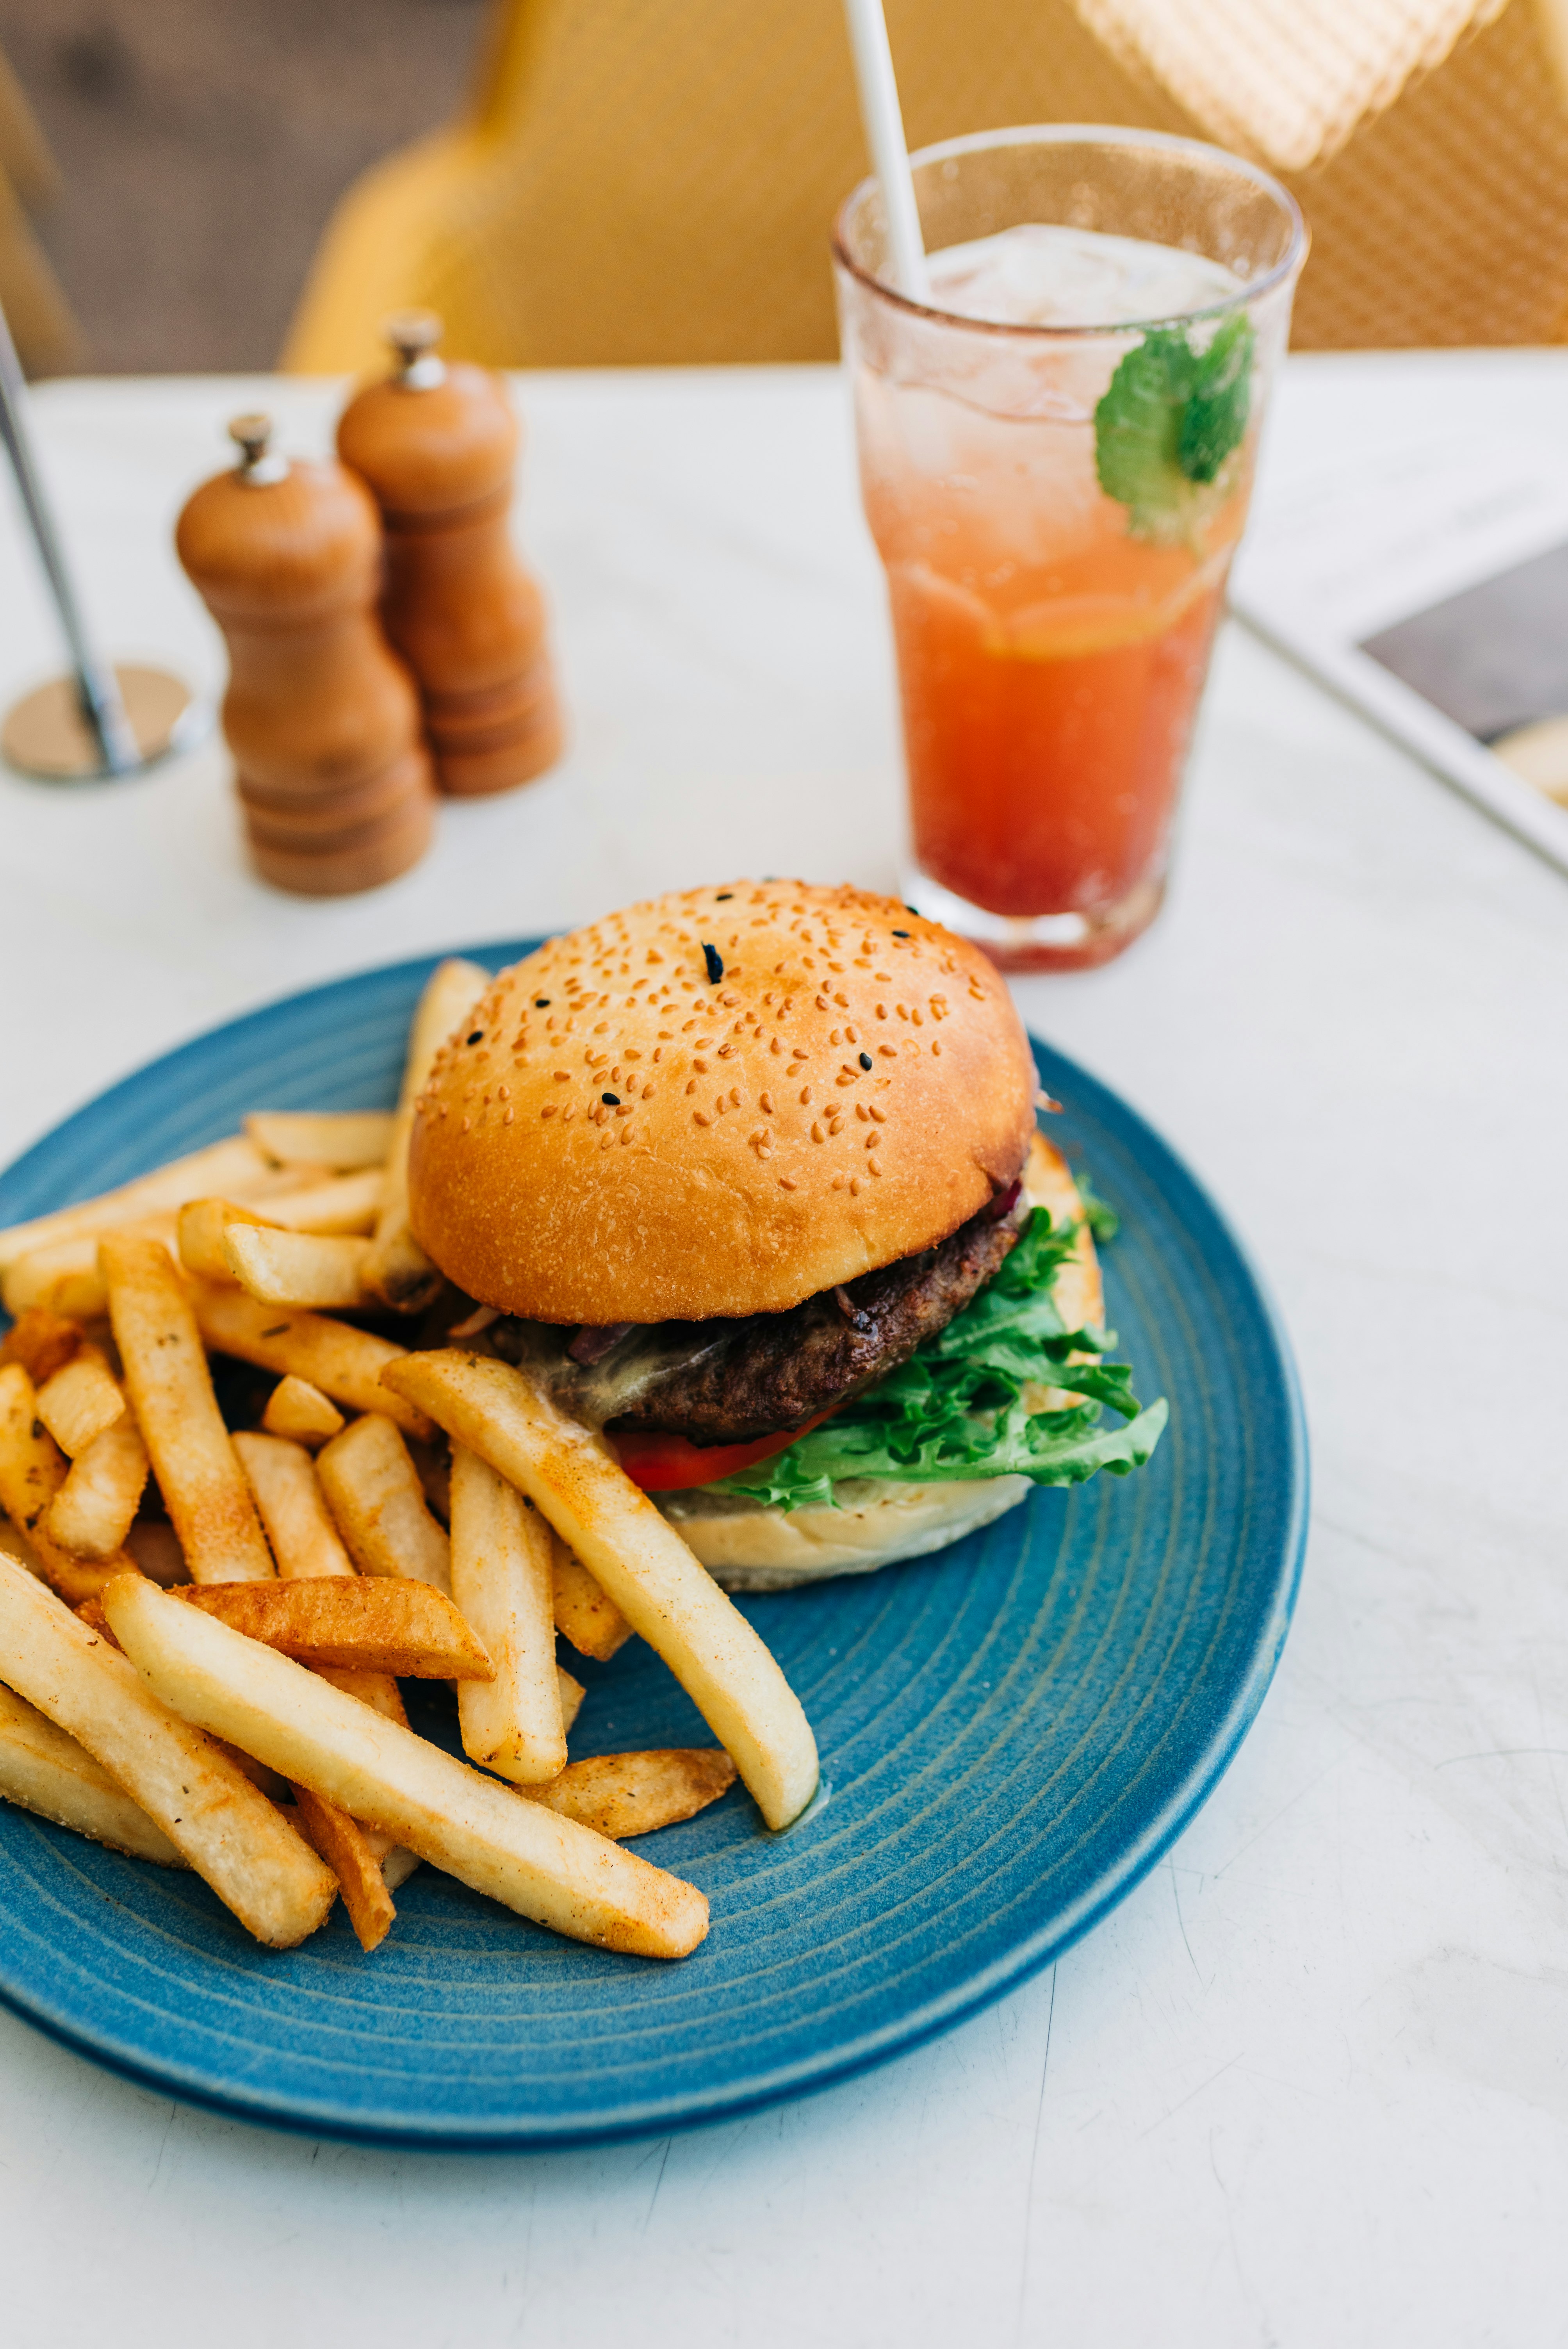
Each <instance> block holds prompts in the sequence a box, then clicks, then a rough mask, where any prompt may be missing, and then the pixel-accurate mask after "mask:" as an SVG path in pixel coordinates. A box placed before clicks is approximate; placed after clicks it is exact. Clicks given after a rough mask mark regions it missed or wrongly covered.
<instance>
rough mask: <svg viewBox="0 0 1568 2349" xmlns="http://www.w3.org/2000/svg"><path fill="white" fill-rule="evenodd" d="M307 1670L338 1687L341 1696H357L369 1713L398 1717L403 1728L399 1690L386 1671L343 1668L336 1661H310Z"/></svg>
mask: <svg viewBox="0 0 1568 2349" xmlns="http://www.w3.org/2000/svg"><path fill="white" fill-rule="evenodd" d="M311 1670H312V1671H314V1672H315V1673H316V1674H317V1676H318V1677H319V1678H320V1679H322V1680H324V1681H330V1682H332V1685H333V1687H334V1688H337V1689H341V1690H342V1691H343V1693H344V1695H345V1696H356V1697H357V1698H358V1699H359V1702H360V1703H361V1704H367V1705H369V1707H370V1708H371V1710H372V1712H373V1713H382V1714H384V1715H385V1717H386V1719H387V1720H388V1721H399V1722H401V1723H402V1724H403V1726H404V1728H405V1729H407V1726H408V1715H407V1713H406V1711H405V1710H404V1706H403V1692H402V1691H401V1689H399V1687H398V1686H397V1682H396V1681H395V1680H394V1679H393V1677H392V1675H391V1673H390V1672H356V1671H345V1670H343V1669H342V1668H340V1667H339V1666H338V1665H336V1664H313V1665H312V1666H311Z"/></svg>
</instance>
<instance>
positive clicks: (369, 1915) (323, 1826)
mask: <svg viewBox="0 0 1568 2349" xmlns="http://www.w3.org/2000/svg"><path fill="white" fill-rule="evenodd" d="M294 1807H295V1808H296V1810H297V1811H298V1813H299V1827H300V1833H301V1834H302V1835H303V1836H304V1839H305V1841H306V1842H307V1843H308V1844H309V1845H310V1846H311V1847H312V1848H313V1849H314V1850H315V1851H318V1852H319V1853H320V1854H321V1857H323V1859H325V1862H326V1864H327V1866H328V1868H331V1870H332V1872H333V1874H334V1876H335V1877H336V1878H337V1880H338V1883H339V1884H340V1885H341V1886H342V1888H343V1905H344V1907H345V1908H346V1909H347V1911H348V1921H349V1923H350V1924H351V1925H352V1926H353V1928H354V1930H355V1932H356V1935H357V1936H358V1939H359V1946H360V1948H361V1949H362V1950H364V1951H366V1953H368V1952H369V1951H371V1950H376V1949H379V1948H380V1946H381V1944H382V1942H383V1941H384V1940H386V1939H387V1933H388V1932H389V1931H390V1930H391V1926H392V1920H393V1919H394V1918H395V1917H396V1916H397V1910H396V1909H394V1907H393V1906H392V1895H391V1894H390V1892H388V1890H387V1879H386V1878H385V1877H384V1876H383V1875H382V1873H381V1860H380V1855H379V1854H378V1853H377V1851H376V1849H375V1847H374V1846H373V1845H372V1843H371V1840H370V1837H369V1836H368V1835H367V1833H366V1830H365V1828H364V1827H362V1826H360V1824H359V1822H358V1820H357V1819H354V1818H350V1816H349V1815H348V1813H347V1812H346V1811H345V1810H341V1809H340V1808H339V1807H338V1806H337V1804H335V1803H332V1802H328V1800H327V1798H326V1796H325V1795H313V1794H312V1792H311V1790H310V1788H309V1787H308V1786H302V1785H295V1786H294Z"/></svg>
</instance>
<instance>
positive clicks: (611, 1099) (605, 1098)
mask: <svg viewBox="0 0 1568 2349" xmlns="http://www.w3.org/2000/svg"><path fill="white" fill-rule="evenodd" d="M599 1098H600V1100H601V1101H602V1102H603V1103H604V1104H605V1106H606V1108H608V1109H619V1108H620V1106H621V1096H620V1094H619V1093H601V1094H600V1096H599Z"/></svg>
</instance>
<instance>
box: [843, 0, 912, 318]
mask: <svg viewBox="0 0 1568 2349" xmlns="http://www.w3.org/2000/svg"><path fill="white" fill-rule="evenodd" d="M844 13H845V15H846V16H848V18H849V23H850V47H851V49H852V50H853V52H854V58H855V80H856V82H857V83H858V85H859V88H860V93H861V121H862V123H863V124H864V125H865V133H866V144H867V146H868V147H869V148H870V149H871V150H872V167H873V169H874V170H875V172H876V175H877V178H878V180H879V181H881V182H882V209H883V211H884V212H886V214H887V233H888V243H889V244H890V245H891V246H892V274H893V277H894V279H895V281H896V283H897V286H898V290H899V292H900V293H901V294H907V295H908V296H909V298H910V300H911V301H912V302H929V301H930V299H931V278H930V274H929V273H928V272H927V269H926V266H925V246H924V244H923V242H922V240H921V234H920V213H919V211H918V210H917V208H916V205H915V201H914V181H913V177H912V176H911V173H910V168H909V149H908V148H907V147H906V146H905V144H904V137H903V113H902V111H901V110H900V108H899V102H898V83H897V82H896V81H895V79H894V78H893V70H892V50H891V49H890V48H889V47H888V38H887V19H886V18H885V17H884V16H883V15H882V0H844Z"/></svg>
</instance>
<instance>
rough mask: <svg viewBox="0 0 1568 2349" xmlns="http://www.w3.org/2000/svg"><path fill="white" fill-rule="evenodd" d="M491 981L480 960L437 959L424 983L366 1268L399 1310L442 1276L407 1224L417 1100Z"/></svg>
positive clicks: (427, 1295) (423, 1296)
mask: <svg viewBox="0 0 1568 2349" xmlns="http://www.w3.org/2000/svg"><path fill="white" fill-rule="evenodd" d="M489 985H490V973H489V971H488V970H481V969H480V966H479V964H478V963H475V962H463V961H460V960H453V961H450V962H443V963H438V965H437V967H436V968H435V970H434V971H432V973H431V975H430V977H429V979H428V981H427V983H426V987H425V991H424V993H423V995H421V997H420V998H419V1001H418V1008H417V1009H416V1010H415V1013H414V1019H413V1024H412V1026H411V1027H410V1029H409V1031H408V1057H407V1061H406V1062H405V1064H404V1070H403V1085H402V1090H401V1092H399V1093H398V1096H397V1114H396V1116H395V1118H394V1120H393V1124H392V1133H391V1137H390V1139H389V1141H388V1142H387V1188H386V1191H385V1192H384V1194H383V1195H382V1201H381V1213H380V1215H379V1216H378V1217H377V1224H376V1245H375V1249H374V1252H373V1254H372V1256H371V1258H370V1262H369V1265H368V1267H367V1268H366V1280H367V1281H368V1283H369V1285H370V1287H371V1288H374V1289H375V1291H376V1292H377V1295H378V1296H379V1297H381V1298H382V1299H385V1301H386V1302H387V1304H388V1305H390V1306H393V1307H395V1308H396V1309H397V1311H398V1312H400V1313H415V1312H418V1310H419V1309H421V1308H422V1307H423V1306H426V1305H428V1303H429V1301H430V1299H432V1297H434V1296H435V1294H436V1291H437V1289H438V1288H439V1287H440V1281H441V1276H440V1273H439V1272H438V1269H437V1268H436V1267H435V1266H434V1265H433V1264H432V1263H431V1262H430V1259H429V1257H428V1256H427V1255H426V1254H425V1251H424V1249H423V1248H422V1247H420V1246H419V1243H418V1240H417V1239H416V1238H415V1237H414V1235H413V1233H412V1232H411V1231H410V1230H409V1228H408V1137H409V1135H410V1134H411V1133H413V1131H414V1104H415V1102H417V1101H418V1098H419V1095H420V1094H421V1093H422V1092H424V1090H425V1087H426V1085H427V1083H428V1081H429V1075H430V1070H431V1067H432V1065H433V1063H434V1061H435V1058H436V1055H437V1053H438V1051H439V1050H440V1049H441V1047H442V1045H443V1044H444V1043H445V1042H446V1040H447V1039H448V1037H449V1035H451V1033H452V1031H453V1030H454V1029H455V1028H456V1027H457V1026H458V1024H459V1021H460V1020H463V1019H467V1018H468V1015H469V1012H470V1011H471V1010H472V1009H473V1007H474V1005H475V1004H476V1003H477V1002H478V1001H479V999H480V996H481V995H482V994H483V993H484V991H485V988H487V987H488V986H489Z"/></svg>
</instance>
